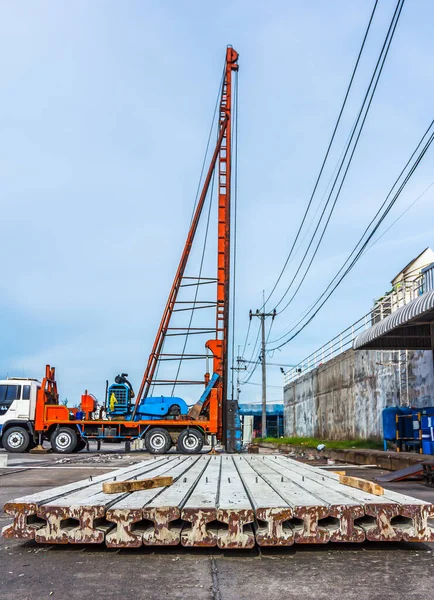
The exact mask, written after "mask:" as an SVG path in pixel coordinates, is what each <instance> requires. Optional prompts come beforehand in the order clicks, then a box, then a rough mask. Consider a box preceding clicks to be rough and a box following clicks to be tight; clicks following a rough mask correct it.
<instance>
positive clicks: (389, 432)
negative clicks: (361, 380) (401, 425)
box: [382, 406, 402, 442]
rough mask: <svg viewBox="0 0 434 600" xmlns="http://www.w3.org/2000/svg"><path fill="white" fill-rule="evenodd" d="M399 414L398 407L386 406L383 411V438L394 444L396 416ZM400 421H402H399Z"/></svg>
mask: <svg viewBox="0 0 434 600" xmlns="http://www.w3.org/2000/svg"><path fill="white" fill-rule="evenodd" d="M400 414H401V409H400V408H399V406H388V407H387V408H384V409H383V414H382V418H383V438H384V439H385V440H388V441H391V442H394V441H395V440H396V415H400ZM400 421H402V419H400Z"/></svg>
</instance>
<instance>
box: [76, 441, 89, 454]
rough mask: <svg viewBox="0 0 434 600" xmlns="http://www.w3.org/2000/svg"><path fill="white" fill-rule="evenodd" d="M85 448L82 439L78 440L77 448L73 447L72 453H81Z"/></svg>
mask: <svg viewBox="0 0 434 600" xmlns="http://www.w3.org/2000/svg"><path fill="white" fill-rule="evenodd" d="M85 448H86V442H85V441H84V440H82V439H80V440H78V442H77V446H76V447H75V450H74V452H81V451H82V450H84V449H85Z"/></svg>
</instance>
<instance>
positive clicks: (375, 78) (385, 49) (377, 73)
mask: <svg viewBox="0 0 434 600" xmlns="http://www.w3.org/2000/svg"><path fill="white" fill-rule="evenodd" d="M404 1H405V0H398V3H397V5H396V8H395V12H394V14H393V17H392V20H391V22H390V25H389V29H388V31H387V34H386V38H385V40H384V43H383V46H382V49H381V52H380V55H379V57H378V60H377V64H376V66H375V69H374V73H373V75H372V77H371V80H370V82H369V86H368V89H367V91H366V94H365V97H364V99H363V102H362V106H361V108H360V110H359V113H358V116H357V119H356V123H355V125H354V127H353V131H352V133H351V136H350V140H349V142H348V144H347V147H346V150H345V154H344V157H343V159H342V162H341V165H340V167H339V170H338V172H337V174H336V177H335V181H334V183H333V186H332V189H331V191H330V193H329V196H328V199H327V202H326V204H325V206H324V208H323V211H322V213H321V216H320V218H319V221H318V224H317V226H316V228H315V231H314V233H313V235H312V238H311V241H310V242H309V245H308V247H307V249H306V252H305V253H304V256H303V258H302V260H301V262H300V265H299V267H298V269H297V271H296V273H295V275H294V277H293V278H292V280H291V282H290V284H289V285H288V287H287V288H286V291H285V293H284V294H283V296H282V297H281V299H280V300H279V302H278V303H277V304H276V308H278V307H279V305H280V304H281V303H282V302H283V300H284V298H285V297H286V295H287V294H288V292H289V290H290V289H291V287H292V285H293V283H294V281H295V279H296V278H297V275H298V273H299V272H300V270H301V267H302V266H303V263H304V261H305V259H306V257H307V255H308V253H309V250H310V248H311V246H312V244H313V242H314V239H315V236H316V233H317V231H318V229H319V227H320V224H321V221H322V219H323V217H324V214H325V212H326V210H327V206H328V204H329V202H330V200H331V198H332V195H333V191H334V188H335V186H336V184H337V182H338V179H339V176H340V173H341V170H342V169H343V167H344V164H345V160H346V157H347V154H348V152H349V151H350V148H351V144H352V141H353V138H354V136H355V134H356V131H357V127H358V124H359V121H360V119H362V121H361V124H360V127H359V130H358V132H357V135H356V139H355V142H354V144H353V147H352V150H351V152H350V155H349V158H348V162H347V164H346V167H345V169H344V172H343V175H342V179H341V182H340V184H339V186H338V189H337V192H336V196H335V199H334V201H333V203H332V206H331V209H330V212H329V214H328V217H327V219H326V222H325V225H324V227H323V230H322V232H321V235H320V238H319V240H318V243H317V245H316V248H315V250H314V252H313V255H312V257H311V259H310V262H309V264H308V265H307V268H306V270H305V272H304V275H303V277H302V279H301V280H300V282H299V284H298V286H297V288H296V290H295V292H294V293H293V295H292V296H291V298H290V299H289V300H288V302H287V303H286V304H285V306H284V307H283V308H282V309H281V310H280V311H279V314H281V313H282V312H283V311H285V310H286V309H287V308H288V306H289V305H290V304H291V302H292V301H293V299H294V298H295V296H296V295H297V293H298V291H299V290H300V288H301V286H302V284H303V282H304V280H305V279H306V276H307V274H308V272H309V270H310V267H311V266H312V263H313V261H314V259H315V256H316V254H317V252H318V250H319V247H320V245H321V243H322V240H323V238H324V235H325V233H326V230H327V227H328V225H329V223H330V219H331V217H332V214H333V212H334V209H335V207H336V203H337V201H338V199H339V196H340V193H341V191H342V187H343V184H344V182H345V179H346V176H347V174H348V171H349V168H350V166H351V163H352V160H353V157H354V153H355V151H356V148H357V145H358V143H359V140H360V136H361V133H362V131H363V127H364V125H365V121H366V118H367V116H368V113H369V109H370V107H371V104H372V100H373V99H374V95H375V92H376V89H377V86H378V82H379V80H380V77H381V73H382V71H383V68H384V64H385V61H386V58H387V55H388V53H389V49H390V45H391V43H392V40H393V37H394V34H395V31H396V27H397V24H398V21H399V17H400V15H401V11H402V8H403V5H404ZM368 98H369V100H368ZM365 107H366V109H365ZM363 111H365V113H364V116H363V118H362V115H363Z"/></svg>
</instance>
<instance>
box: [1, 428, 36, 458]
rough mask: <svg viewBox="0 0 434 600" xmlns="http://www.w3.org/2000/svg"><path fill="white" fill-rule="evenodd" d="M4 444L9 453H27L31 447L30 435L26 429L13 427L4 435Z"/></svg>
mask: <svg viewBox="0 0 434 600" xmlns="http://www.w3.org/2000/svg"><path fill="white" fill-rule="evenodd" d="M2 442H3V447H4V449H5V450H6V451H7V452H27V450H28V449H29V447H30V435H29V432H28V431H27V429H24V427H18V426H17V427H11V428H10V429H8V430H7V431H6V433H4V434H3V437H2Z"/></svg>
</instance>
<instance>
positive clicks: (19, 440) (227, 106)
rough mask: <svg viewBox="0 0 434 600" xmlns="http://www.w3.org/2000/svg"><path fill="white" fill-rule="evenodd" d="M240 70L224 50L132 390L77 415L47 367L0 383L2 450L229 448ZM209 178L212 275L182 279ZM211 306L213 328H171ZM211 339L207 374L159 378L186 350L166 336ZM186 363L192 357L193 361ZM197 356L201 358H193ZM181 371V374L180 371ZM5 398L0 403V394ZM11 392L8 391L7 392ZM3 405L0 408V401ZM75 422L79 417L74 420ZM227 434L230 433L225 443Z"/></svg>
mask: <svg viewBox="0 0 434 600" xmlns="http://www.w3.org/2000/svg"><path fill="white" fill-rule="evenodd" d="M237 71H238V53H237V52H236V51H235V50H234V49H233V48H232V47H230V46H229V47H228V48H227V50H226V57H225V65H224V73H223V79H222V84H221V92H220V99H219V104H218V117H217V118H218V126H217V142H216V145H215V148H214V151H213V153H212V157H211V160H210V163H209V166H208V170H207V172H206V176H205V178H204V181H203V185H202V188H201V192H200V195H199V196H198V200H197V203H196V207H195V210H194V213H193V217H192V221H191V225H190V229H189V232H188V235H187V240H186V243H185V247H184V250H183V252H182V255H181V259H180V262H179V265H178V268H177V271H176V274H175V278H174V281H173V284H172V287H171V290H170V293H169V297H168V300H167V303H166V305H165V308H164V311H163V315H162V318H161V322H160V325H159V328H158V332H157V335H156V337H155V341H154V344H153V347H152V350H151V353H150V355H149V359H148V362H147V365H146V369H145V372H144V375H143V378H142V381H141V384H140V387H139V389H138V392H137V394H135V393H134V391H133V387H132V385H131V383H130V382H129V381H128V379H127V377H128V375H127V374H126V373H123V374H121V375H118V376H117V377H116V379H115V381H114V383H113V384H112V385H110V386H107V389H106V398H105V404H104V407H103V413H104V414H102V411H98V410H97V404H96V400H95V398H94V397H93V396H92V395H91V394H89V393H88V392H87V391H86V392H85V394H83V396H82V399H81V406H80V413H79V415H78V416H77V415H75V416H73V415H71V412H70V410H69V409H68V407H66V406H63V405H61V404H59V395H58V392H57V384H56V380H55V369H54V368H51V367H50V366H47V367H46V373H45V377H44V378H43V380H42V382H41V383H39V382H37V381H35V380H24V379H20V380H18V379H8V380H5V381H4V382H0V435H1V442H2V444H3V446H4V447H5V448H6V449H7V450H9V451H11V452H24V451H26V450H29V449H30V448H32V446H34V445H36V444H42V442H43V441H44V440H49V441H50V442H51V445H52V448H53V450H54V451H56V452H75V451H78V450H80V449H82V448H84V447H85V446H86V444H88V442H89V441H91V440H99V441H101V440H107V441H113V440H125V441H126V442H127V443H129V441H131V440H135V439H143V440H144V444H145V447H146V449H147V450H149V451H150V452H152V453H165V452H167V451H168V450H169V448H170V447H171V446H172V445H174V444H176V445H177V449H178V451H180V452H183V453H195V452H199V451H200V450H201V449H202V446H203V444H204V442H205V438H206V437H208V436H209V437H210V438H211V440H212V442H213V443H214V442H215V441H216V440H218V441H220V442H222V443H223V444H224V445H226V449H228V450H230V449H235V448H236V441H235V437H237V436H236V434H235V429H236V428H235V426H234V425H235V422H236V402H234V401H233V400H228V397H227V395H228V394H227V388H228V329H229V296H230V265H231V256H230V254H231V172H232V170H231V167H232V129H233V120H234V113H233V105H234V101H233V97H234V94H233V75H234V74H236V72H237ZM214 178H215V179H216V181H217V190H218V191H217V199H218V202H217V205H218V206H217V272H216V276H215V278H204V277H202V276H201V272H200V274H199V276H197V277H188V276H186V266H187V263H188V260H189V257H190V253H191V249H192V245H193V241H194V238H195V234H196V232H197V229H198V225H199V222H200V220H201V216H202V215H203V212H204V211H203V208H204V204H205V200H206V197H207V194H208V191H209V189H210V186H212V183H213V181H214ZM204 284H214V285H215V290H216V292H215V298H214V299H213V300H212V301H207V302H204V301H197V300H196V298H197V296H196V297H195V299H194V300H193V301H187V302H186V301H181V300H179V299H178V295H179V292H180V290H181V288H183V287H190V288H191V287H193V286H196V289H197V286H200V285H204ZM205 307H206V308H214V309H215V325H214V326H213V327H210V328H209V329H205V330H204V329H203V328H202V329H201V328H198V330H195V328H192V327H191V321H190V323H189V324H188V326H187V327H183V328H179V327H172V326H171V320H172V317H173V314H174V312H177V311H194V310H196V309H198V308H205ZM197 333H201V334H204V333H205V334H210V335H211V336H212V337H211V338H210V339H208V340H207V341H206V342H205V346H206V349H207V353H208V354H207V357H209V359H210V360H209V361H208V358H207V364H209V362H210V363H211V365H212V369H209V370H208V369H207V372H206V373H205V375H204V378H203V380H201V381H190V380H189V381H180V380H179V378H178V376H176V377H175V379H173V380H170V379H166V380H163V379H159V378H158V369H159V364H160V362H161V361H163V360H172V361H173V360H180V361H182V360H185V359H186V358H187V356H186V354H185V346H184V349H183V350H182V352H181V353H179V354H167V353H164V344H165V341H166V338H167V337H168V336H171V335H190V334H197ZM188 358H191V359H194V358H195V356H189V357H188ZM196 358H203V355H199V356H196ZM178 373H179V370H178ZM162 384H166V385H167V384H169V385H171V384H173V389H175V385H178V384H199V385H201V386H203V391H202V393H201V394H200V396H199V397H198V398H197V399H196V401H195V402H194V404H193V405H191V406H188V405H187V403H186V401H185V400H184V399H183V398H181V397H179V396H174V395H173V393H172V394H171V395H161V396H158V395H152V391H153V390H154V386H155V385H162ZM3 388H5V392H4V395H5V398H3V400H2V390H3ZM9 388H10V389H9ZM2 402H3V403H2ZM77 417H78V418H77ZM228 430H229V432H230V435H229V438H231V439H228V435H227V433H228Z"/></svg>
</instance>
